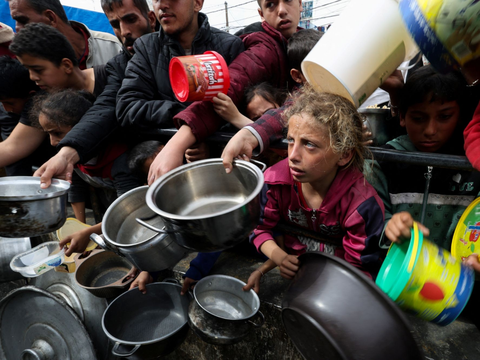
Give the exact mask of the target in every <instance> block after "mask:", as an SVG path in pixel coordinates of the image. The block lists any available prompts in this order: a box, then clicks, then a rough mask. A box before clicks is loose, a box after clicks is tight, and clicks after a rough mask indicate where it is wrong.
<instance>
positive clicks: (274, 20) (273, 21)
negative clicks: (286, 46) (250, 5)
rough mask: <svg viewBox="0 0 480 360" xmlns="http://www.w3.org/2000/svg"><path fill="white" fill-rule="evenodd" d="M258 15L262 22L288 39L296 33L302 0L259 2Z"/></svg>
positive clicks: (264, 0) (267, 0)
mask: <svg viewBox="0 0 480 360" xmlns="http://www.w3.org/2000/svg"><path fill="white" fill-rule="evenodd" d="M260 4H261V7H260V9H258V13H259V14H260V17H261V18H262V20H264V21H266V22H267V23H268V24H269V25H270V26H272V27H273V28H275V29H276V30H278V31H280V32H281V33H282V35H283V36H284V37H285V38H287V39H288V38H289V37H290V36H292V34H294V33H295V32H296V31H297V26H298V22H299V21H300V12H301V11H302V0H260Z"/></svg>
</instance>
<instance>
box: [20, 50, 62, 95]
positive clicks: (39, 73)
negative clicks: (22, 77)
mask: <svg viewBox="0 0 480 360" xmlns="http://www.w3.org/2000/svg"><path fill="white" fill-rule="evenodd" d="M18 60H19V61H20V62H21V63H22V64H23V66H25V67H26V68H27V69H28V71H29V72H30V79H31V80H32V81H35V83H36V84H37V85H38V87H39V88H40V89H42V90H45V91H52V90H54V89H65V88H67V87H68V73H67V71H66V69H65V67H64V66H63V65H60V66H56V65H55V64H54V63H52V62H51V61H48V60H45V59H41V58H37V57H34V56H31V55H28V54H23V55H22V56H18Z"/></svg>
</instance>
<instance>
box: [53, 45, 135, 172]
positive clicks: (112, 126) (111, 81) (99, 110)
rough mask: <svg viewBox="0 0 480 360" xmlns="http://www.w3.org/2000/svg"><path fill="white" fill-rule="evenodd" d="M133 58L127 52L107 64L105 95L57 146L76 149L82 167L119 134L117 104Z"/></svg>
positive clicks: (101, 96)
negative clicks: (113, 136)
mask: <svg viewBox="0 0 480 360" xmlns="http://www.w3.org/2000/svg"><path fill="white" fill-rule="evenodd" d="M130 59H131V56H130V54H129V53H128V52H127V51H125V50H124V51H122V52H121V53H120V54H118V55H116V56H114V57H113V58H112V59H110V60H109V61H108V62H107V64H106V66H105V71H106V73H107V84H106V86H105V88H104V90H103V92H102V93H101V94H100V95H99V96H98V97H97V99H96V100H95V104H94V105H93V106H92V107H91V108H90V109H89V110H88V111H87V112H86V113H85V115H83V117H82V119H81V120H80V122H79V123H78V124H76V125H75V126H74V127H73V128H72V130H70V132H68V134H67V135H66V136H65V137H64V138H63V139H62V141H60V143H59V144H58V148H61V147H63V146H70V147H72V148H74V149H75V150H77V152H78V155H79V156H80V163H81V164H82V163H85V162H86V161H88V160H90V159H91V158H93V157H94V156H96V155H98V153H99V151H100V149H102V147H104V146H106V145H107V143H108V141H107V140H108V139H111V137H112V135H113V134H117V133H118V131H119V124H118V122H117V118H116V116H115V102H116V98H117V93H118V90H119V89H120V87H121V86H122V80H123V78H124V77H125V69H126V68H127V64H128V61H129V60H130ZM117 140H118V139H117Z"/></svg>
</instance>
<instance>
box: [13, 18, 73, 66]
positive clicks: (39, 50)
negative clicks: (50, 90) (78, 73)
mask: <svg viewBox="0 0 480 360" xmlns="http://www.w3.org/2000/svg"><path fill="white" fill-rule="evenodd" d="M9 48H10V51H11V52H13V53H14V54H15V55H16V56H20V57H21V56H22V55H24V54H27V55H30V56H33V57H38V58H41V59H45V60H48V61H50V62H52V63H54V64H55V66H57V67H58V66H60V64H61V63H62V60H63V59H65V58H66V59H69V60H70V61H71V62H72V63H73V65H74V66H78V59H77V56H76V55H75V51H74V50H73V47H72V45H71V44H70V42H69V41H68V40H67V38H66V37H65V35H63V34H62V33H61V32H60V31H58V30H57V29H55V28H54V27H52V26H50V25H45V24H42V23H38V24H35V23H34V24H27V25H26V26H25V27H24V28H23V29H22V30H20V31H19V32H18V33H17V35H15V37H14V38H13V40H12V43H11V44H10V47H9Z"/></svg>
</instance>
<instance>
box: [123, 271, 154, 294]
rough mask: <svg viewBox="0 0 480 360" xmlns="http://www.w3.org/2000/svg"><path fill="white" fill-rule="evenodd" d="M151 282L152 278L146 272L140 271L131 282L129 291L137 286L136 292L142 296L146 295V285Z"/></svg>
mask: <svg viewBox="0 0 480 360" xmlns="http://www.w3.org/2000/svg"><path fill="white" fill-rule="evenodd" d="M151 282H153V278H152V276H151V275H150V274H149V273H148V271H142V272H141V273H140V274H139V275H138V276H137V278H136V279H135V280H133V281H132V283H131V284H130V289H129V290H132V289H135V288H136V287H137V286H138V290H140V291H141V292H142V294H146V293H147V286H146V285H147V284H150V283H151Z"/></svg>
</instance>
